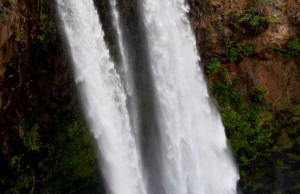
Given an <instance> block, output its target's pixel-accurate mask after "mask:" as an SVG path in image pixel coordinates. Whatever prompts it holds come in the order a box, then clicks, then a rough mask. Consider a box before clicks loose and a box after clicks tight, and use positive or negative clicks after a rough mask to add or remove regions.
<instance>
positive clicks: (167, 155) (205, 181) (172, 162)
mask: <svg viewBox="0 0 300 194" xmlns="http://www.w3.org/2000/svg"><path fill="white" fill-rule="evenodd" d="M140 9H141V13H142V17H143V21H144V25H145V32H146V37H147V42H148V52H149V58H150V64H151V73H152V76H153V80H154V88H155V93H156V98H157V115H158V116H157V118H158V122H159V123H158V124H159V127H160V130H161V132H160V136H161V145H162V146H161V151H162V153H163V154H162V155H163V157H162V158H161V160H162V162H161V163H162V165H163V166H162V170H163V172H162V174H163V177H162V180H163V186H164V191H165V192H166V193H167V194H221V193H222V194H233V193H236V183H237V180H238V179H239V175H238V173H237V169H236V167H235V165H234V162H233V161H232V159H231V154H230V151H229V148H228V147H227V144H226V136H225V132H224V127H223V125H222V122H221V118H220V115H219V114H218V113H217V111H215V109H214V108H213V107H212V106H211V105H210V101H209V100H210V99H209V94H208V92H207V88H206V83H205V80H204V76H203V75H202V74H203V73H202V72H201V69H200V68H199V67H198V62H199V60H200V58H199V56H198V54H197V50H196V41H195V38H194V35H193V33H192V30H191V27H190V23H189V21H188V18H187V16H186V13H187V11H188V10H189V8H188V6H187V5H186V4H185V0H140ZM150 188H151V187H150ZM150 193H153V194H155V192H153V191H152V192H151V191H150Z"/></svg>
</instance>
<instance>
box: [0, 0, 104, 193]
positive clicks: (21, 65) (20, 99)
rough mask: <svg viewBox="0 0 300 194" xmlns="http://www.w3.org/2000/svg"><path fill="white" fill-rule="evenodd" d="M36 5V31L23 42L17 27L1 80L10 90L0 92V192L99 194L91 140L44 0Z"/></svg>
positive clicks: (23, 28)
mask: <svg viewBox="0 0 300 194" xmlns="http://www.w3.org/2000/svg"><path fill="white" fill-rule="evenodd" d="M1 2H2V1H1ZM1 2H0V5H2V4H1ZM10 2H11V3H14V2H15V1H10ZM39 3H40V4H39V5H40V8H39V9H38V10H40V13H39V17H38V18H36V20H35V21H34V22H36V23H37V24H38V27H37V29H36V34H34V37H32V39H31V40H30V42H29V43H28V42H25V40H26V39H25V40H24V34H27V33H28V31H27V30H28V26H27V24H28V23H27V22H25V23H22V25H21V26H20V27H19V28H18V29H16V31H15V32H14V36H15V41H16V45H18V48H19V50H18V52H17V54H16V55H15V56H13V57H12V58H11V59H10V61H9V62H8V63H7V64H6V73H5V83H1V84H3V85H4V87H5V88H4V89H3V90H2V91H4V92H5V91H12V92H9V93H4V95H7V96H8V97H7V100H5V98H4V101H3V102H2V103H4V104H7V105H6V108H5V109H3V110H1V111H2V113H1V114H2V115H5V121H3V120H2V122H1V125H0V131H1V133H3V134H4V135H1V137H0V140H1V152H0V172H1V177H0V193H4V194H17V193H31V194H33V193H43V194H52V193H57V194H59V193H96V192H97V193H99V192H101V193H104V191H103V188H101V185H102V186H103V185H104V184H103V183H102V180H101V176H100V172H99V170H98V169H99V168H98V162H97V160H96V154H95V152H94V139H93V138H92V136H91V134H90V133H89V130H88V129H87V126H86V122H85V120H83V118H84V117H83V115H82V114H81V111H80V108H79V102H78V100H77V95H76V89H75V86H74V82H73V77H72V72H71V68H70V67H69V64H67V62H66V59H65V58H66V56H65V55H63V53H65V51H63V48H62V45H61V40H59V36H58V34H57V30H56V27H55V25H54V22H53V20H52V19H51V17H50V15H49V13H50V10H49V9H50V7H49V3H48V1H46V0H42V1H39ZM15 6H17V4H16V5H15ZM28 6H30V5H28ZM33 7H34V6H33ZM1 22H6V21H0V23H1ZM29 23H31V21H29ZM25 45H27V46H25ZM95 185H97V187H95Z"/></svg>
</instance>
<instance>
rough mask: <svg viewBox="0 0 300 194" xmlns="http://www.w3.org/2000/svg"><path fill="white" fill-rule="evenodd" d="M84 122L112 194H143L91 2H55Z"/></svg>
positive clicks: (121, 100) (120, 95) (122, 103)
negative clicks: (95, 142) (71, 64)
mask: <svg viewBox="0 0 300 194" xmlns="http://www.w3.org/2000/svg"><path fill="white" fill-rule="evenodd" d="M57 8H58V12H59V15H60V19H61V22H62V27H63V30H64V32H65V35H66V38H67V42H68V44H69V48H70V55H71V57H72V60H73V63H74V70H75V77H76V82H77V83H78V85H79V88H80V91H81V94H82V101H83V104H84V108H85V113H86V116H87V118H88V120H89V124H90V128H91V131H92V133H93V135H94V137H95V138H96V140H97V143H98V146H99V149H100V152H101V164H100V166H101V169H102V173H103V174H104V177H105V179H106V182H107V184H108V189H109V193H112V194H144V193H145V188H144V183H143V181H142V174H141V169H140V158H139V155H138V153H137V147H136V143H135V140H134V137H133V134H132V131H131V127H130V122H129V116H128V111H127V109H126V95H125V92H124V89H122V85H121V81H120V77H119V76H118V74H117V73H116V70H115V67H114V64H113V63H112V62H111V60H110V57H109V52H108V49H107V47H106V45H105V42H104V39H103V31H102V26H101V24H100V22H99V19H98V18H99V17H98V13H97V11H96V10H95V7H94V4H93V0H57Z"/></svg>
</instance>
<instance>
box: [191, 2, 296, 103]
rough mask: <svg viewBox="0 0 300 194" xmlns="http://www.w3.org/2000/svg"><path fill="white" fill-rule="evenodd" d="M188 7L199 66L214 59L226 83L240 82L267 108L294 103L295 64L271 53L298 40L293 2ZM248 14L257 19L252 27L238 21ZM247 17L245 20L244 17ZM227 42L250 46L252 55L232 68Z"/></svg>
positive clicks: (237, 3)
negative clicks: (262, 93) (259, 93)
mask: <svg viewBox="0 0 300 194" xmlns="http://www.w3.org/2000/svg"><path fill="white" fill-rule="evenodd" d="M190 4H191V9H192V11H191V14H190V18H191V19H192V21H193V24H192V26H193V28H194V30H195V33H196V37H197V42H198V46H199V50H200V53H201V55H202V59H203V62H204V64H205V63H206V62H207V61H208V60H209V59H210V58H211V57H217V58H219V59H220V60H222V62H223V64H224V65H226V66H228V67H229V73H230V75H231V77H232V78H234V77H236V76H239V77H242V80H246V82H245V87H249V86H253V85H260V86H262V87H264V88H265V89H266V90H267V91H268V94H267V98H268V100H269V101H270V102H271V103H272V104H273V105H276V104H277V103H278V102H281V101H288V100H291V101H297V102H299V100H300V99H299V96H300V95H299V94H300V93H299V92H300V90H299V89H297V88H299V87H300V85H299V84H300V82H299V73H297V72H298V71H299V66H300V61H299V58H298V59H295V58H293V59H291V58H289V59H286V58H284V57H282V56H280V54H279V53H278V52H276V50H274V48H275V47H277V46H284V45H285V44H286V42H287V41H288V39H289V38H291V37H296V36H299V25H298V23H299V6H300V3H299V1H238V2H237V1H230V0H228V1H227V0H226V1H221V0H210V1H203V2H202V3H201V2H200V1H193V0H191V1H190ZM251 8H253V9H255V10H254V12H256V13H254V15H255V16H257V17H258V18H259V19H260V23H258V24H257V25H254V26H251V25H250V24H247V23H242V22H241V17H240V16H241V15H242V14H247V11H248V10H249V9H251ZM247 17H251V16H250V14H249V13H248V16H247ZM227 40H231V41H237V42H239V41H243V40H250V41H252V42H253V43H254V51H253V54H252V55H251V56H249V57H245V58H244V59H243V60H241V61H239V62H238V63H237V62H231V61H229V60H228V47H226V41H227ZM287 96H288V99H287Z"/></svg>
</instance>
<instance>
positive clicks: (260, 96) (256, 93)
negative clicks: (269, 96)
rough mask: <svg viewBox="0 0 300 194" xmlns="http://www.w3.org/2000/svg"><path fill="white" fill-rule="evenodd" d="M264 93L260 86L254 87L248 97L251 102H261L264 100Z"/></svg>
mask: <svg viewBox="0 0 300 194" xmlns="http://www.w3.org/2000/svg"><path fill="white" fill-rule="evenodd" d="M266 93H267V92H266V90H265V89H264V88H263V87H262V86H254V87H253V88H252V90H251V94H250V97H251V99H252V101H253V102H262V101H263V100H264V99H265V96H266Z"/></svg>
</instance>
